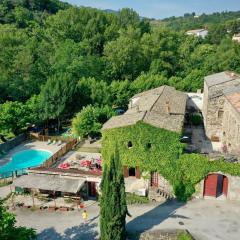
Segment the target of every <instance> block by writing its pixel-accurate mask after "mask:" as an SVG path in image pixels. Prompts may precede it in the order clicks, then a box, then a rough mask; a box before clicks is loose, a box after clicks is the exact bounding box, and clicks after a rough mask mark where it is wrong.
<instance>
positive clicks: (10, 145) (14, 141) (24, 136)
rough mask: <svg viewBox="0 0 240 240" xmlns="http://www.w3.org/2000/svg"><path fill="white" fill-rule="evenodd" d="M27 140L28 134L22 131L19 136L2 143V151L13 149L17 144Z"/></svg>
mask: <svg viewBox="0 0 240 240" xmlns="http://www.w3.org/2000/svg"><path fill="white" fill-rule="evenodd" d="M26 140H27V134H25V133H22V134H20V135H19V136H17V137H15V138H13V139H10V140H8V141H7V142H5V143H1V144H0V152H8V151H9V150H11V149H12V148H14V147H16V146H17V145H19V144H20V143H22V142H24V141H26Z"/></svg>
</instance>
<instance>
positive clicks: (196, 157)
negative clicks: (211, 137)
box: [102, 121, 240, 201]
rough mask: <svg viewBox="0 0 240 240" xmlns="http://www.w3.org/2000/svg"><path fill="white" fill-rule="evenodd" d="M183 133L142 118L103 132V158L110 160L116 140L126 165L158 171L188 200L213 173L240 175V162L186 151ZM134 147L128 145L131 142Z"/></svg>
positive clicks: (179, 194) (182, 199)
mask: <svg viewBox="0 0 240 240" xmlns="http://www.w3.org/2000/svg"><path fill="white" fill-rule="evenodd" d="M179 138H180V134H178V133H175V132H171V131H168V130H165V129H159V128H156V127H153V126H151V125H148V124H146V123H144V122H142V121H140V122H138V123H136V124H135V125H132V126H128V127H122V128H115V129H110V130H105V131H103V139H102V146H103V148H102V155H103V159H110V158H109V155H110V154H111V153H112V151H113V149H114V146H115V143H116V142H117V144H118V147H119V154H120V158H121V160H122V163H123V165H126V166H129V167H134V166H139V167H140V169H141V171H158V172H159V174H161V175H162V176H163V177H164V178H166V179H167V180H168V181H169V183H170V184H171V185H172V186H173V189H174V193H175V195H176V197H177V198H178V199H179V200H181V201H186V200H188V199H189V198H190V197H191V196H192V194H193V193H194V192H195V185H196V184H197V183H199V182H200V181H201V180H202V179H203V178H204V177H205V176H206V175H208V173H210V172H218V171H220V172H222V173H225V174H230V175H234V176H238V175H240V165H238V164H233V163H227V162H224V161H222V160H219V161H209V160H208V158H207V157H205V156H203V155H200V154H184V153H183V149H184V144H182V143H180V142H179ZM130 141H131V143H132V147H131V148H128V142H130Z"/></svg>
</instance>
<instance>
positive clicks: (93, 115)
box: [72, 105, 115, 137]
mask: <svg viewBox="0 0 240 240" xmlns="http://www.w3.org/2000/svg"><path fill="white" fill-rule="evenodd" d="M114 114H115V113H114V111H113V110H112V109H111V108H110V107H108V106H105V107H93V106H91V105H88V106H87V107H85V108H83V109H82V110H81V112H79V113H78V114H77V116H76V117H75V118H74V119H73V121H72V128H73V131H74V133H75V134H76V135H77V136H80V137H87V136H90V137H94V136H97V135H99V134H100V129H101V128H102V125H103V123H105V122H106V121H107V120H108V119H109V118H110V117H112V116H113V115H114Z"/></svg>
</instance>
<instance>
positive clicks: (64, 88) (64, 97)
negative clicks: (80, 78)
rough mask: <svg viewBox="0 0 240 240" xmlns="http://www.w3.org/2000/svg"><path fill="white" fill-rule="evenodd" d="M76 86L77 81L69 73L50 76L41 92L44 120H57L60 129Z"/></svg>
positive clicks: (41, 113)
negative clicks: (62, 118)
mask: <svg viewBox="0 0 240 240" xmlns="http://www.w3.org/2000/svg"><path fill="white" fill-rule="evenodd" d="M75 88H76V82H74V81H72V80H71V76H69V75H67V74H59V75H54V76H52V77H50V78H49V79H48V81H47V83H46V84H45V85H44V87H43V88H42V91H41V93H40V99H39V108H40V111H41V112H40V115H41V117H42V120H49V119H54V120H57V121H58V130H59V127H60V120H61V117H62V116H63V114H64V113H65V111H66V110H67V109H69V105H71V103H72V102H71V100H72V98H73V95H74V92H75Z"/></svg>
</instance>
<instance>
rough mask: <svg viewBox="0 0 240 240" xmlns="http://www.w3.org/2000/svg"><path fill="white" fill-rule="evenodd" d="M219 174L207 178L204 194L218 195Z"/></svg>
mask: <svg viewBox="0 0 240 240" xmlns="http://www.w3.org/2000/svg"><path fill="white" fill-rule="evenodd" d="M217 184H218V175H217V174H211V175H208V176H207V177H206V178H205V182H204V196H211V197H217Z"/></svg>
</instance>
